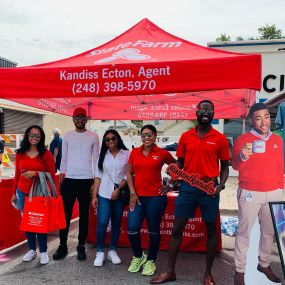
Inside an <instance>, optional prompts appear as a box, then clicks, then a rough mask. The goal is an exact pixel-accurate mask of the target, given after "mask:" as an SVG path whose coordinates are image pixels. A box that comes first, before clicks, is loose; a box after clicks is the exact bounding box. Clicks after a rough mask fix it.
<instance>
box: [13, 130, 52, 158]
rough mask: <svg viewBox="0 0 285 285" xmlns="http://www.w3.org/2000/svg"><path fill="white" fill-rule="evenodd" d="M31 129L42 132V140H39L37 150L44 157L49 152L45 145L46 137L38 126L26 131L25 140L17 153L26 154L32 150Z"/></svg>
mask: <svg viewBox="0 0 285 285" xmlns="http://www.w3.org/2000/svg"><path fill="white" fill-rule="evenodd" d="M31 129H38V130H39V131H40V134H41V138H40V140H39V143H38V144H37V149H38V152H39V155H40V156H43V155H44V153H45V151H46V150H47V147H46V145H45V139H46V136H45V133H44V131H43V129H42V128H41V127H40V126H38V125H32V126H30V127H28V128H27V129H26V131H25V134H24V138H23V140H22V141H21V144H20V147H19V148H18V149H17V150H16V152H17V153H25V152H26V151H27V150H29V149H30V147H31V144H30V141H29V133H30V131H31Z"/></svg>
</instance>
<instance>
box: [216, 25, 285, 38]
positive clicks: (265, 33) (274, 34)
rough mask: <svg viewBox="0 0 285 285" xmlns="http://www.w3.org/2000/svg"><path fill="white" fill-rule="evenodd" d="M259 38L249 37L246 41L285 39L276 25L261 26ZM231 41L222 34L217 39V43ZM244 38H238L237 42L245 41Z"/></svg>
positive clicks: (228, 36)
mask: <svg viewBox="0 0 285 285" xmlns="http://www.w3.org/2000/svg"><path fill="white" fill-rule="evenodd" d="M258 33H259V35H260V36H259V37H258V38H256V37H247V38H246V40H272V39H285V36H284V35H283V34H282V31H281V29H278V28H277V27H276V25H268V24H266V25H265V26H261V27H259V28H258ZM230 40H231V37H230V35H227V34H221V35H220V37H219V38H216V41H217V42H228V41H230ZM243 40H244V38H243V37H242V36H238V37H237V38H236V41H243Z"/></svg>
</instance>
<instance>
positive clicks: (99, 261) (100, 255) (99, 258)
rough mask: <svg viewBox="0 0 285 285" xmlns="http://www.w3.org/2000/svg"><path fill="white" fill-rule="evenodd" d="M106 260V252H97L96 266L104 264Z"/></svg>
mask: <svg viewBox="0 0 285 285" xmlns="http://www.w3.org/2000/svg"><path fill="white" fill-rule="evenodd" d="M104 260H105V253H104V252H97V254H96V258H95V260H94V266H102V265H103V263H104Z"/></svg>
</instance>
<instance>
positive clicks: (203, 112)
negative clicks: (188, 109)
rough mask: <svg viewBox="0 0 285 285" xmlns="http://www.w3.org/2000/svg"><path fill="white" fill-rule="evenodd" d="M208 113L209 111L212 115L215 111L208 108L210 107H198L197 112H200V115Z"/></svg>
mask: <svg viewBox="0 0 285 285" xmlns="http://www.w3.org/2000/svg"><path fill="white" fill-rule="evenodd" d="M206 113H207V114H208V115H210V116H212V115H213V114H214V111H213V110H208V109H198V110H197V114H198V115H199V116H201V115H205V114H206Z"/></svg>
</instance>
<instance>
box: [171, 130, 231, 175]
mask: <svg viewBox="0 0 285 285" xmlns="http://www.w3.org/2000/svg"><path fill="white" fill-rule="evenodd" d="M176 156H177V157H178V158H179V157H180V158H183V159H184V170H185V171H186V172H187V173H189V174H192V173H198V174H199V175H200V177H201V178H213V177H217V176H219V160H229V159H230V150H229V143H228V140H227V138H226V136H225V135H223V134H221V133H220V132H218V131H217V130H215V129H214V128H211V129H210V131H209V132H208V133H207V134H206V135H205V136H204V138H202V139H201V138H200V137H199V136H198V134H197V131H196V128H193V129H191V130H189V131H187V132H185V133H183V134H182V136H181V138H180V140H179V143H178V148H177V152H176Z"/></svg>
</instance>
